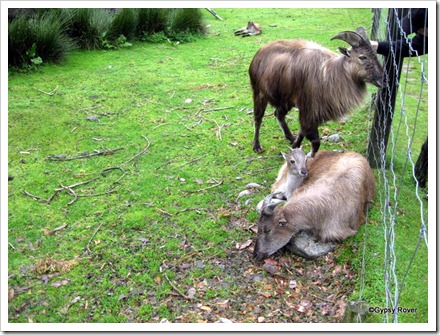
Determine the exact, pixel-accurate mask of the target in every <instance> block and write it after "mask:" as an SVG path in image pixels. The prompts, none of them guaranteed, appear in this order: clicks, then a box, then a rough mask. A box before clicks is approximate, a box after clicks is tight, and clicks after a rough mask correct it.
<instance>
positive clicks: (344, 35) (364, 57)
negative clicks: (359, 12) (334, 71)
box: [331, 27, 383, 88]
mask: <svg viewBox="0 0 440 335" xmlns="http://www.w3.org/2000/svg"><path fill="white" fill-rule="evenodd" d="M331 39H332V40H334V39H339V40H342V41H345V42H347V43H348V44H350V45H351V47H352V48H351V49H350V50H347V49H345V48H339V51H340V52H341V53H342V54H343V55H344V56H345V57H347V60H348V62H349V64H350V67H351V71H352V74H353V75H354V77H356V78H357V79H358V80H362V81H364V82H367V83H370V84H373V85H375V86H377V87H379V88H380V87H382V83H383V67H382V65H381V64H380V62H379V60H378V59H377V54H376V51H374V50H373V48H372V47H371V44H370V41H369V40H368V37H367V34H366V32H365V29H364V28H362V27H359V28H357V29H356V31H343V32H341V33H339V34H337V35H335V36H333V37H332V38H331Z"/></svg>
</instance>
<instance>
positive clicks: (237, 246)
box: [236, 240, 252, 250]
mask: <svg viewBox="0 0 440 335" xmlns="http://www.w3.org/2000/svg"><path fill="white" fill-rule="evenodd" d="M251 244H252V240H247V241H246V242H243V243H240V242H238V243H237V244H236V248H237V249H238V250H243V249H246V248H247V247H249V246H250V245H251Z"/></svg>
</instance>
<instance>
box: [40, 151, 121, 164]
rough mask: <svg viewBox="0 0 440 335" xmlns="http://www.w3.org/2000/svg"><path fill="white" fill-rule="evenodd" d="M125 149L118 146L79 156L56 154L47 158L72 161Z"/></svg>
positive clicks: (111, 153)
mask: <svg viewBox="0 0 440 335" xmlns="http://www.w3.org/2000/svg"><path fill="white" fill-rule="evenodd" d="M119 150H124V148H117V149H109V150H106V151H98V152H95V153H93V154H89V153H84V154H82V155H79V156H73V157H65V156H63V155H56V156H49V157H47V158H46V159H47V160H50V161H58V162H59V161H72V160H74V159H82V158H89V157H93V156H106V155H113V154H114V153H115V152H116V151H119Z"/></svg>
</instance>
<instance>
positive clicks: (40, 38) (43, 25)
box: [30, 11, 74, 63]
mask: <svg viewBox="0 0 440 335" xmlns="http://www.w3.org/2000/svg"><path fill="white" fill-rule="evenodd" d="M30 22H31V26H32V27H33V29H34V33H35V44H36V56H38V57H41V59H42V61H43V62H47V63H52V62H55V63H58V62H60V61H62V60H63V59H64V58H65V56H66V54H67V53H68V52H69V51H70V50H71V49H72V48H73V47H74V43H73V42H72V40H71V39H70V38H69V37H68V36H67V34H66V33H65V31H66V17H65V16H62V15H61V16H60V15H59V13H58V12H52V11H48V12H46V13H44V14H42V15H41V16H40V17H38V18H32V19H31V21H30Z"/></svg>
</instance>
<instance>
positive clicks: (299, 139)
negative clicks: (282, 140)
mask: <svg viewBox="0 0 440 335" xmlns="http://www.w3.org/2000/svg"><path fill="white" fill-rule="evenodd" d="M303 139H304V133H303V131H302V129H300V130H299V134H298V137H297V138H296V141H295V142H294V143H293V145H292V147H293V148H299V147H300V146H301V143H302V141H303Z"/></svg>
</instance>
